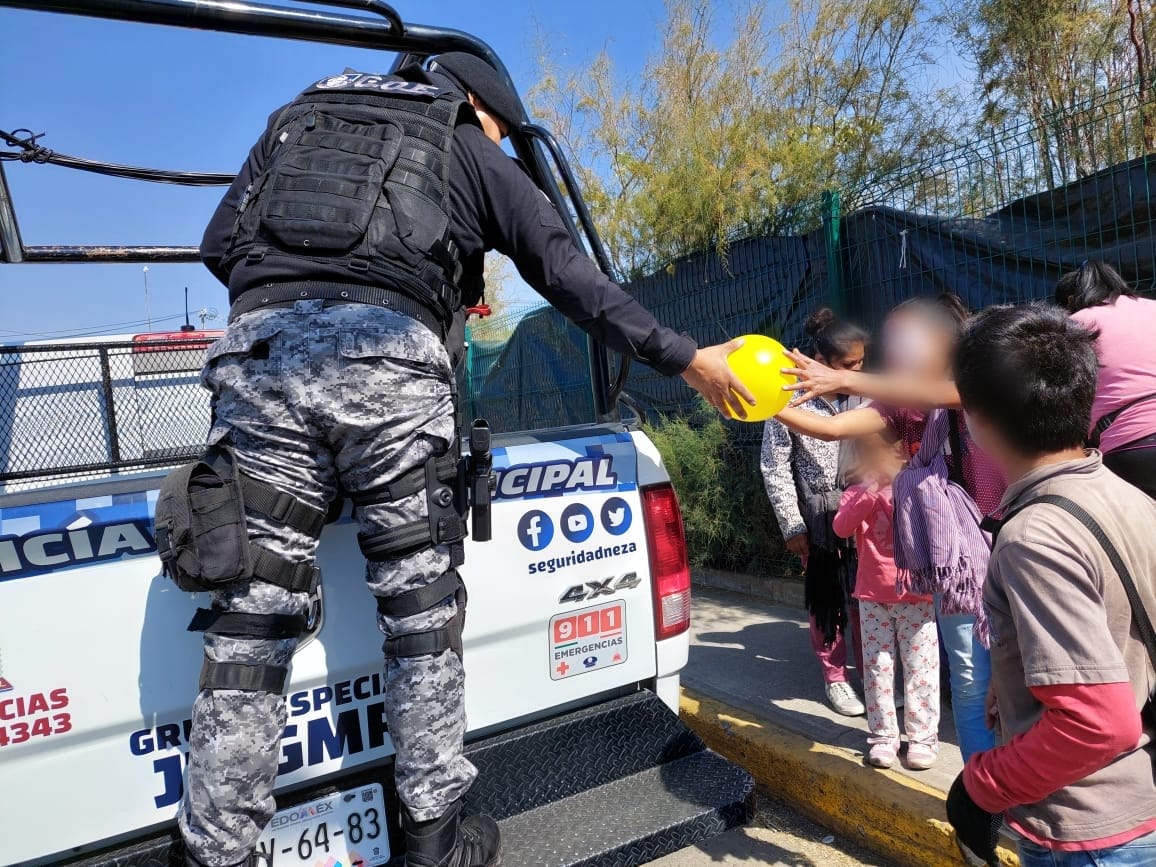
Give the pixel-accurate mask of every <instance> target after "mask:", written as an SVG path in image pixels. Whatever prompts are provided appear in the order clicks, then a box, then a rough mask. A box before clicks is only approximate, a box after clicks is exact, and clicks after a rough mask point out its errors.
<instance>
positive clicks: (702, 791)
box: [500, 750, 754, 867]
mask: <svg viewBox="0 0 1156 867" xmlns="http://www.w3.org/2000/svg"><path fill="white" fill-rule="evenodd" d="M753 791H754V784H753V782H752V781H751V778H750V776H749V775H748V774H747V773H746V772H745V771H743V770H742V769H741V768H739V767H737V766H735V765H732V764H731V763H730V762H728V761H727V760H726V759H724V758H723V757H722V756H720V755H718V754H717V753H713V752H710V751H709V750H704V751H702V752H699V753H695V754H694V755H690V756H687V757H686V758H682V759H678V760H676V761H673V762H668V763H667V764H664V765H659V766H658V767H654V768H649V769H647V770H645V771H642V772H641V773H637V774H633V775H631V776H629V777H625V778H623V779H620V780H616V781H614V782H612V783H607V784H606V785H604V786H599V787H597V788H595V789H590V790H588V791H584V792H581V793H579V794H576V795H571V796H570V797H568V798H563V799H562V800H560V801H555V802H554V803H551V804H547V805H546V806H543V807H539V808H537V809H535V810H530V811H529V812H526V813H520V814H518V815H516V816H512V817H510V818H508V819H506V820H504V821H502V822H501V823H500V825H501V828H502V838H503V853H502V864H503V867H579V865H581V867H632V865H635V864H644V863H646V862H647V861H652V860H654V859H655V858H660V857H662V856H663V855H668V854H670V853H671V852H676V851H678V850H679V849H683V848H685V847H687V846H690V845H692V844H694V843H698V842H701V841H703V840H705V839H707V838H709V837H713V836H715V835H717V834H721V833H722V832H723V831H725V830H727V829H728V828H733V827H735V826H737V825H741V824H744V823H745V822H747V821H749V820H750V818H751V812H752V796H753V794H752V793H753Z"/></svg>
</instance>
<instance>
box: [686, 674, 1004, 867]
mask: <svg viewBox="0 0 1156 867" xmlns="http://www.w3.org/2000/svg"><path fill="white" fill-rule="evenodd" d="M680 704H681V716H682V718H683V720H684V721H685V722H686V724H687V725H689V726H690V727H691V728H692V729H694V731H695V732H696V733H697V734H698V735H699V737H701V738H702V739H703V740H704V741H705V742H706V745H707V746H708V747H710V748H711V749H713V750H714V751H715V752H717V753H720V754H721V755H723V756H725V757H726V758H728V759H730V760H731V761H733V762H735V763H737V764H739V765H741V766H742V767H744V768H746V769H747V770H748V771H749V772H750V773H751V774H752V776H754V778H755V782H756V783H758V784H759V785H760V786H764V787H766V788H767V789H768V790H770V791H771V792H772V793H773V794H774V795H775V797H777V798H779V799H780V800H782V801H784V802H786V803H787V804H789V805H790V806H791V807H793V808H794V809H796V810H798V811H799V812H801V813H803V814H805V815H807V816H809V817H810V818H812V819H814V820H815V821H817V822H819V823H820V824H822V825H823V826H824V827H828V828H830V829H831V830H833V831H836V832H838V833H840V834H842V835H844V836H845V837H847V838H848V839H850V840H853V841H855V842H856V843H859V844H861V845H863V846H865V847H867V848H869V849H871V850H873V851H875V852H878V853H880V854H881V855H883V856H884V857H887V858H891V859H894V861H895V863H896V864H901V865H905V867H959V865H961V864H962V863H963V860H962V858H961V857H960V854H959V851H958V850H957V849H956V846H955V841H954V839H953V836H952V833H951V828H950V827H949V826H948V824H947V823H946V821H944V800H945V797H946V796H945V795H944V793H943V792H940V791H938V790H936V789H934V788H932V787H930V786H927V785H924V784H922V783H920V782H919V781H918V780H913V779H911V778H910V777H907V776H905V775H903V774H900V773H897V772H894V771H882V770H878V769H875V768H868V767H866V766H865V765H864V764H863V762H862V759H861V758H860V757H859V756H857V755H855V754H853V753H852V752H850V751H848V750H845V749H840V748H839V747H832V746H827V745H825V744H817V743H815V742H813V741H811V740H809V739H807V738H806V737H804V736H802V735H798V734H795V733H794V732H791V731H788V730H786V729H784V728H781V727H779V726H776V725H775V724H773V723H770V722H768V721H766V720H761V719H757V718H755V717H754V716H753V715H752V714H750V713H749V712H747V711H741V710H736V709H734V708H732V707H730V706H729V705H726V704H724V703H723V702H720V701H716V700H715V699H712V698H706V697H702V696H699V695H697V694H695V693H694V692H692V691H691V690H688V689H686V688H683V691H682V700H681V703H680ZM1000 860H1001V864H1003V865H1006V867H1018V865H1019V859H1018V858H1017V857H1016V856H1015V855H1014V854H1012V853H1011V852H1009V851H1007V850H1006V849H1001V850H1000Z"/></svg>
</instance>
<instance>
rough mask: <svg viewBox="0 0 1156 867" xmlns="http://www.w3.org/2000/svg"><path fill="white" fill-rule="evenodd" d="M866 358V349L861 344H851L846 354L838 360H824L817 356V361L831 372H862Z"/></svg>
mask: <svg viewBox="0 0 1156 867" xmlns="http://www.w3.org/2000/svg"><path fill="white" fill-rule="evenodd" d="M866 357H867V347H866V346H864V345H863V344H862V343H853V344H851V347H850V348H849V349H848V350H847V353H846V354H845V355H843V356H842V357H840V358H825V357H823V356H822V355H820V356H818V358H817V359H816V360H817V361H821V362H822V363H823V364H825V365H827V366H828V367H830V368H832V369H833V370H862V369H863V361H864V359H865V358H866Z"/></svg>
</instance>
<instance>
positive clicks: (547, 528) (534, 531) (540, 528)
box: [518, 509, 554, 551]
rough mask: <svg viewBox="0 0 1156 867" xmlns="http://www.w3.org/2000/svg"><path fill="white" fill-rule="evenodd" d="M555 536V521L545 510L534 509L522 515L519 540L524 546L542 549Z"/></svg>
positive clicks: (536, 549) (532, 549)
mask: <svg viewBox="0 0 1156 867" xmlns="http://www.w3.org/2000/svg"><path fill="white" fill-rule="evenodd" d="M553 538H554V522H553V521H551V520H550V516H549V515H547V514H546V513H545V512H542V511H539V510H538V509H534V510H533V511H532V512H527V513H526V514H524V515H523V516H522V520H520V521H519V522H518V541H519V542H521V543H522V547H523V548H529V549H530V550H531V551H541V550H542V549H543V548H545V547H546V546H547V545H549V544H550V542H551V541H552V540H553Z"/></svg>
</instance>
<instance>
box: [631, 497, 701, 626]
mask: <svg viewBox="0 0 1156 867" xmlns="http://www.w3.org/2000/svg"><path fill="white" fill-rule="evenodd" d="M642 507H643V508H644V509H645V510H646V542H647V545H648V546H649V548H650V571H651V573H652V574H653V576H654V632H655V638H657V639H658V640H659V641H661V640H662V639H664V638H671V637H672V636H675V635H678V634H679V633H680V632H686V630H687V629H689V628H690V563H689V562H688V560H687V557H686V535H685V534H684V533H683V529H682V512H681V511H680V510H679V508H678V496H677V495H676V494H675V493H674V488H672V487H671V486H670V485H669V484H665V485H655V486H654V487H652V488H644V489H643V490H642Z"/></svg>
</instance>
